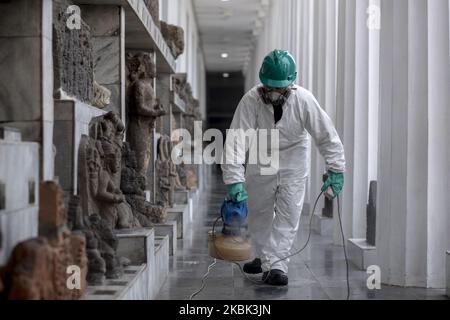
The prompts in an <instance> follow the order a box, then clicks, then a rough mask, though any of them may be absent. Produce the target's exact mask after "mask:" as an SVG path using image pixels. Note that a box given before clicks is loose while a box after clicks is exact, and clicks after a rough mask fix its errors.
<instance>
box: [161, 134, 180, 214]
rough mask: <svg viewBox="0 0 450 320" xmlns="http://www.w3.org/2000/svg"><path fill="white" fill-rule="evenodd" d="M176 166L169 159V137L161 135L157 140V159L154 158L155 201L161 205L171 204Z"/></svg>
mask: <svg viewBox="0 0 450 320" xmlns="http://www.w3.org/2000/svg"><path fill="white" fill-rule="evenodd" d="M176 176H177V172H176V168H175V166H174V164H173V162H172V160H171V159H170V138H169V137H168V136H161V137H160V138H159V140H158V159H157V160H156V177H157V182H156V183H157V186H158V188H157V190H156V202H157V203H158V204H160V205H163V206H165V207H166V206H170V207H171V206H173V197H174V192H175V189H174V188H175V183H174V178H175V177H176Z"/></svg>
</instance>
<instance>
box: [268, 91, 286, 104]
mask: <svg viewBox="0 0 450 320" xmlns="http://www.w3.org/2000/svg"><path fill="white" fill-rule="evenodd" d="M282 96H283V95H282V94H281V93H279V92H271V93H270V94H269V97H270V100H271V101H272V102H277V101H278V100H280V98H281V97H282Z"/></svg>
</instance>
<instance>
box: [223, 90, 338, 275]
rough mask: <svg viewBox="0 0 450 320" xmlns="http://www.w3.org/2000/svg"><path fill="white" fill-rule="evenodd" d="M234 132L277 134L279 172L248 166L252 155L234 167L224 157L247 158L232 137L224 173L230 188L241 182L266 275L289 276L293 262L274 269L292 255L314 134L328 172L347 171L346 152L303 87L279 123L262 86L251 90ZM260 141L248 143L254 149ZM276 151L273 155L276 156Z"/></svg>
mask: <svg viewBox="0 0 450 320" xmlns="http://www.w3.org/2000/svg"><path fill="white" fill-rule="evenodd" d="M230 129H231V130H233V129H242V130H244V131H247V130H249V129H255V130H256V133H257V134H256V135H257V136H258V132H259V131H261V129H268V130H271V129H275V130H277V132H278V135H279V140H278V149H277V150H278V152H279V163H278V168H276V169H278V170H275V171H273V172H272V173H268V172H266V171H262V170H261V169H262V168H264V167H265V166H264V165H262V164H261V162H262V161H256V162H255V163H253V164H249V163H248V158H249V156H248V154H247V163H246V166H244V162H245V160H244V161H243V162H239V161H234V162H233V161H231V162H230V161H229V159H227V158H226V157H228V156H229V155H233V156H237V158H238V159H239V158H241V159H242V157H244V159H245V155H244V156H243V155H242V152H243V151H242V148H241V149H239V148H235V149H233V148H232V147H231V146H233V145H234V142H232V141H230V139H231V138H230V132H228V135H227V142H226V146H225V148H226V149H225V151H226V152H225V154H226V157H225V159H224V160H225V161H226V162H225V163H224V164H222V171H223V180H224V183H225V184H226V185H230V184H235V183H240V182H244V183H245V185H246V189H247V192H248V205H249V217H248V224H249V233H250V236H251V238H252V246H253V251H254V255H255V257H256V258H260V259H261V261H262V268H263V271H268V270H269V269H270V268H271V269H278V270H281V271H283V272H286V273H287V271H288V266H287V264H288V262H289V260H285V261H282V262H278V263H276V264H274V265H272V264H273V263H274V262H276V261H277V260H279V259H281V258H284V257H286V256H287V255H289V253H290V250H291V248H292V246H293V244H294V240H295V238H296V235H297V231H298V228H299V224H300V215H301V211H302V207H303V201H304V197H305V186H306V179H307V177H308V172H309V150H308V149H309V145H310V141H309V140H310V135H311V136H312V137H313V139H314V141H315V144H316V146H317V147H318V149H319V152H320V154H321V155H322V156H323V157H324V159H325V162H326V168H327V170H332V171H334V172H337V173H339V172H344V171H345V156H344V147H343V145H342V143H341V140H340V138H339V136H338V134H337V132H336V129H335V127H334V125H333V122H332V121H331V119H330V118H329V117H328V115H327V114H326V113H325V111H324V110H323V109H321V107H320V106H319V104H318V102H317V100H316V99H315V98H314V96H313V95H312V94H311V93H310V92H309V91H308V90H306V89H304V88H302V87H300V86H293V87H292V93H291V95H290V96H289V98H288V100H287V101H286V103H285V104H284V105H283V116H282V118H281V120H279V121H278V122H277V123H276V124H275V120H274V109H273V106H272V105H271V104H265V103H264V102H263V100H262V98H261V97H260V94H259V92H258V87H255V88H253V89H252V90H250V91H249V92H248V93H247V94H246V95H245V96H244V97H243V98H242V100H241V102H240V103H239V106H238V107H237V110H236V112H235V115H234V118H233V122H232V124H231V128H230ZM308 133H309V134H310V135H309V134H308ZM259 140H261V138H260V139H254V138H252V139H250V142H249V144H250V146H249V148H250V150H252V147H251V146H252V145H254V144H255V143H257V142H256V141H259ZM266 140H269V141H270V138H269V139H266ZM257 145H259V143H258V144H257ZM275 149H276V148H274V149H273V150H271V153H269V154H271V155H275V154H276V150H275ZM258 151H259V152H261V150H258ZM272 167H274V166H273V165H272Z"/></svg>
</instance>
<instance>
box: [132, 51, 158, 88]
mask: <svg viewBox="0 0 450 320" xmlns="http://www.w3.org/2000/svg"><path fill="white" fill-rule="evenodd" d="M127 68H128V73H129V77H130V80H131V81H132V82H134V81H136V80H138V79H154V78H156V64H155V63H154V61H153V54H152V53H150V52H139V53H136V54H134V55H133V54H128V57H127Z"/></svg>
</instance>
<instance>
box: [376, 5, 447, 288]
mask: <svg viewBox="0 0 450 320" xmlns="http://www.w3.org/2000/svg"><path fill="white" fill-rule="evenodd" d="M381 4H382V29H381V54H380V66H381V70H380V86H381V87H380V90H381V91H380V93H381V95H380V97H381V100H380V154H379V156H380V157H379V192H378V203H377V210H378V212H377V214H378V217H377V254H378V263H379V265H380V267H381V269H382V281H383V282H385V283H389V284H394V285H403V286H422V287H444V278H445V277H444V272H445V250H446V249H448V248H447V244H448V241H449V236H448V235H447V234H448V232H447V231H448V225H449V214H448V212H449V209H450V208H449V200H448V193H447V192H446V191H448V179H449V171H448V152H449V151H448V139H449V138H448V129H447V124H448V106H449V105H450V98H449V83H450V75H449V72H450V71H449V33H448V18H449V14H448V1H446V0H428V1H427V0H412V1H408V0H397V1H390V0H382V1H381ZM446 139H447V141H445V140H446Z"/></svg>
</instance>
